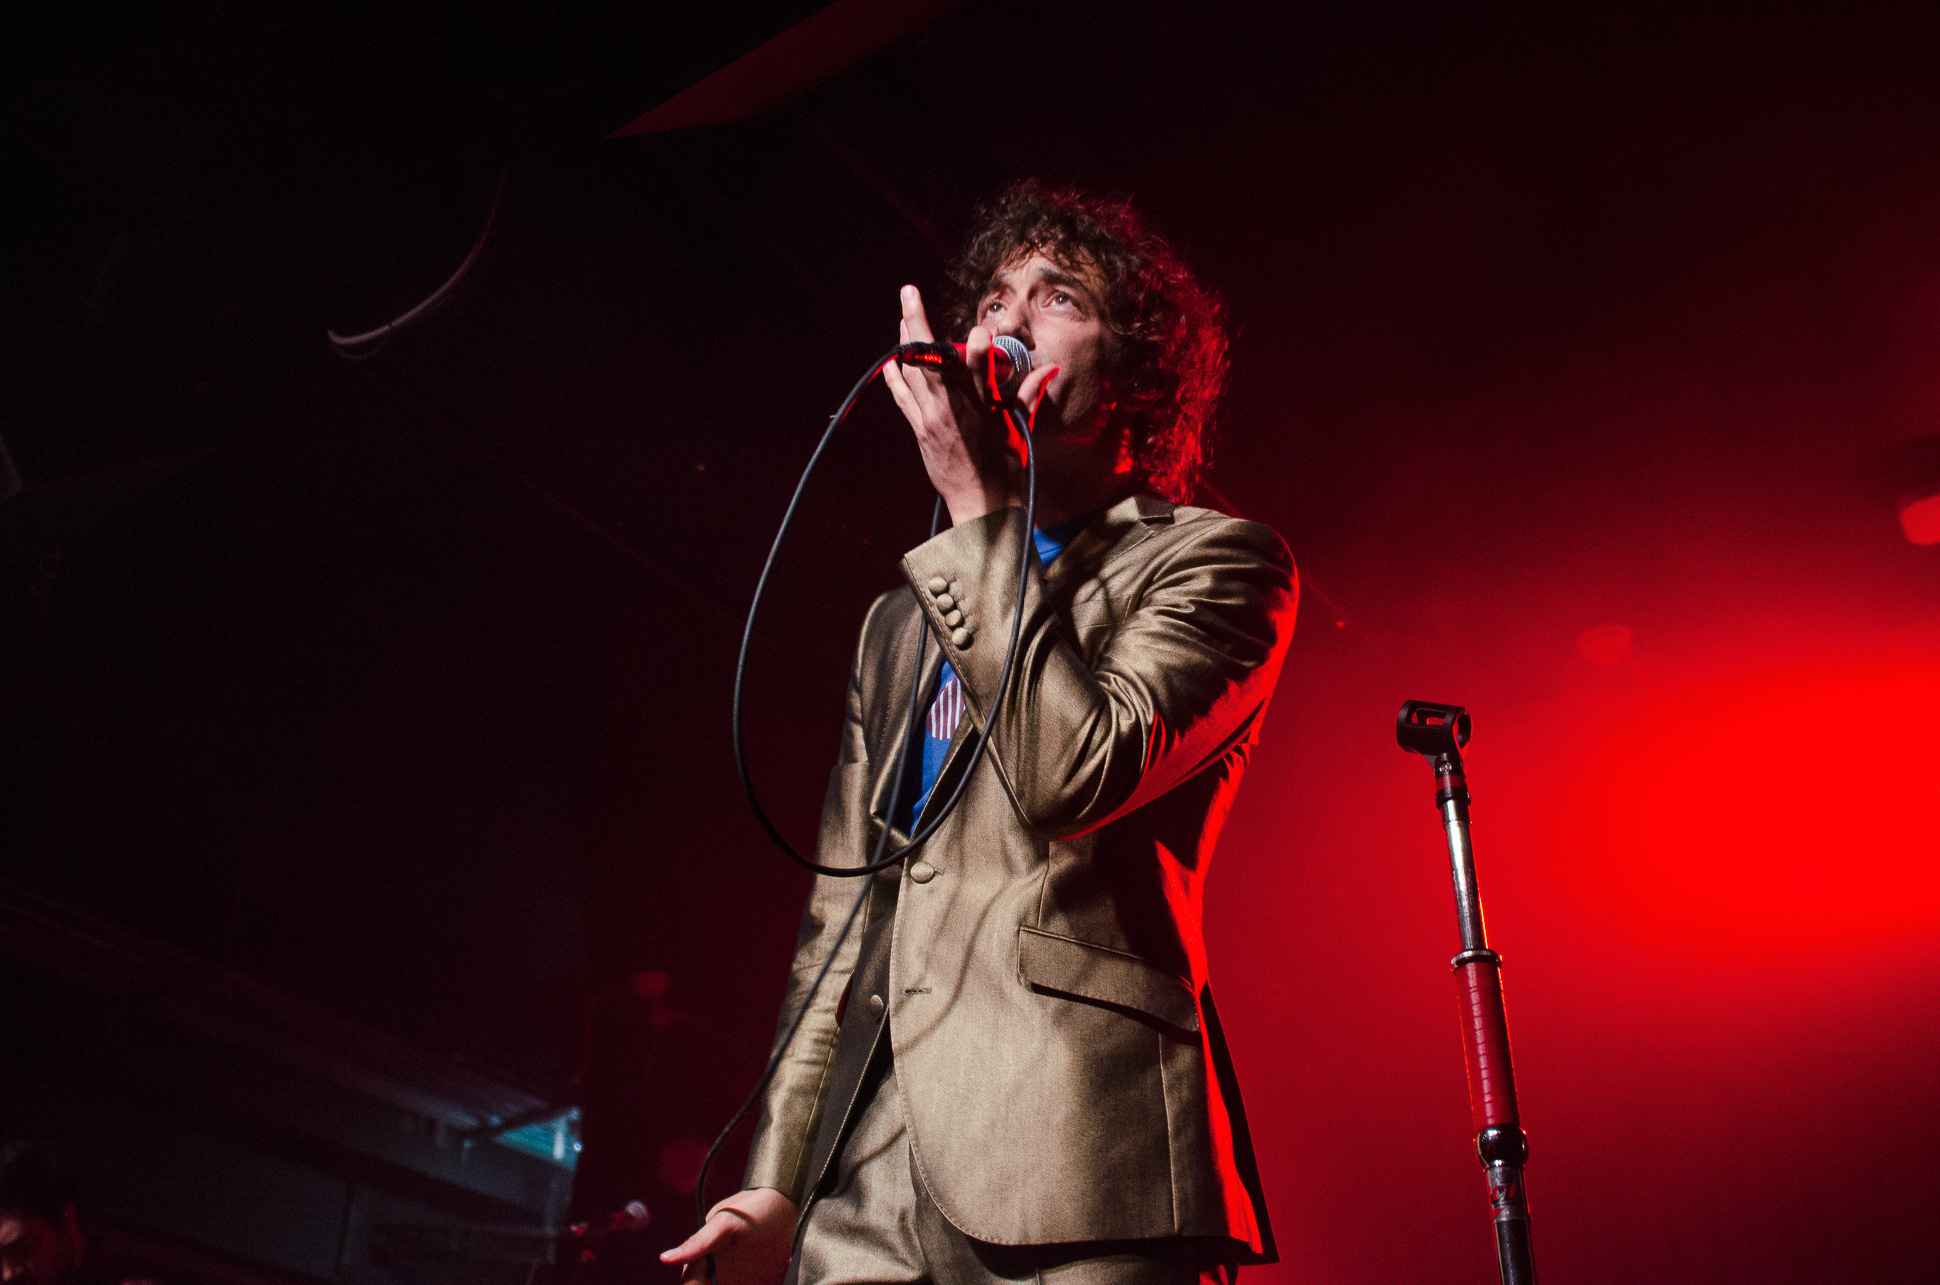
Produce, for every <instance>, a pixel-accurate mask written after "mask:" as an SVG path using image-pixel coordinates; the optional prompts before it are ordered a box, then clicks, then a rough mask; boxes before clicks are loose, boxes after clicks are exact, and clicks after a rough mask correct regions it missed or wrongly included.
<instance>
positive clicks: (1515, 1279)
mask: <svg viewBox="0 0 1940 1285" xmlns="http://www.w3.org/2000/svg"><path fill="white" fill-rule="evenodd" d="M1394 736H1395V739H1396V740H1397V741H1399V742H1400V743H1401V748H1402V749H1404V750H1409V751H1412V752H1413V753H1416V754H1419V755H1421V756H1422V757H1423V758H1426V759H1427V760H1428V765H1429V766H1430V767H1432V768H1433V769H1434V772H1435V807H1436V808H1437V809H1438V810H1439V811H1440V812H1441V814H1442V827H1443V829H1445V830H1446V831H1447V832H1448V858H1449V865H1450V867H1451V869H1452V871H1453V873H1454V877H1455V916H1456V920H1457V922H1458V924H1459V926H1460V928H1461V933H1462V953H1461V954H1459V955H1457V956H1455V958H1454V959H1453V960H1452V961H1450V962H1451V966H1452V967H1453V968H1454V970H1455V982H1456V989H1457V991H1458V994H1459V997H1460V999H1461V1006H1462V1043H1463V1052H1464V1053H1465V1054H1467V1057H1468V1100H1469V1112H1470V1115H1471V1117H1472V1119H1473V1121H1474V1124H1475V1152H1476V1155H1477V1156H1478V1157H1479V1158H1480V1159H1481V1161H1482V1169H1483V1172H1484V1173H1485V1174H1486V1175H1487V1177H1488V1182H1489V1206H1490V1208H1491V1209H1493V1210H1494V1213H1495V1258H1496V1267H1497V1268H1498V1270H1499V1271H1500V1272H1501V1274H1502V1285H1535V1281H1536V1266H1535V1262H1534V1260H1533V1259H1532V1257H1531V1254H1530V1248H1529V1201H1528V1197H1527V1194H1526V1193H1525V1191H1524V1190H1523V1175H1522V1168H1523V1165H1524V1164H1525V1163H1527V1161H1528V1159H1529V1139H1528V1138H1527V1136H1525V1135H1524V1133H1523V1131H1522V1122H1521V1120H1520V1119H1519V1118H1518V1116H1517V1113H1516V1077H1515V1069H1514V1067H1513V1066H1511V1064H1510V1061H1509V1020H1508V1018H1507V1016H1505V1015H1504V1013H1503V1009H1502V957H1501V956H1500V955H1498V954H1496V953H1495V952H1494V951H1492V950H1490V949H1489V939H1488V932H1487V930H1486V929H1485V928H1484V927H1483V923H1482V894H1481V892H1480V890H1479V889H1478V888H1477V887H1476V883H1475V849H1474V847H1473V846H1472V845H1471V844H1470V842H1469V826H1468V805H1469V794H1468V781H1467V779H1466V778H1465V777H1464V776H1463V775H1462V747H1463V746H1464V745H1467V744H1468V740H1469V716H1468V712H1467V711H1466V710H1464V709H1463V708H1462V707H1461V706H1460V705H1436V704H1433V703H1432V702H1429V701H1407V702H1405V703H1404V704H1403V705H1402V706H1401V713H1400V714H1399V716H1397V717H1396V719H1395V724H1394Z"/></svg>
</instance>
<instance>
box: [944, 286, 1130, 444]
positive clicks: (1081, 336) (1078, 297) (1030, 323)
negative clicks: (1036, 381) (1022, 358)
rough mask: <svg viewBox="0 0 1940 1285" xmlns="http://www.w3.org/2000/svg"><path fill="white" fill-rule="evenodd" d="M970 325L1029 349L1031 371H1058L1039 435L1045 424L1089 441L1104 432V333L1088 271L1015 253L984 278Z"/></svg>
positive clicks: (1107, 342) (1098, 292) (1107, 355)
mask: <svg viewBox="0 0 1940 1285" xmlns="http://www.w3.org/2000/svg"><path fill="white" fill-rule="evenodd" d="M971 324H972V325H977V326H982V327H984V328H985V329H987V330H989V331H990V332H991V333H992V334H993V335H1014V336H1016V338H1017V339H1018V340H1019V341H1021V342H1022V343H1023V345H1024V346H1025V347H1026V348H1029V349H1030V350H1031V365H1032V367H1033V368H1038V367H1043V366H1056V367H1058V377H1057V379H1056V381H1055V382H1054V383H1053V385H1052V387H1051V389H1050V391H1049V392H1047V393H1046V394H1045V397H1044V401H1045V404H1044V405H1043V406H1040V407H1039V408H1038V423H1037V430H1038V433H1039V435H1040V436H1042V435H1043V430H1044V429H1045V428H1046V427H1048V428H1050V429H1051V431H1052V435H1053V436H1057V437H1062V438H1065V439H1067V440H1082V441H1091V440H1095V439H1096V438H1097V437H1098V435H1099V434H1101V433H1102V432H1103V431H1104V430H1105V428H1106V426H1107V423H1108V421H1109V418H1110V412H1111V403H1110V400H1109V387H1110V385H1109V379H1108V374H1109V363H1110V359H1111V331H1110V330H1109V329H1107V328H1106V326H1105V317H1104V290H1103V281H1102V280H1101V279H1100V277H1099V275H1098V272H1097V270H1096V269H1094V268H1088V267H1079V268H1075V269H1074V268H1068V267H1063V266H1060V265H1059V264H1056V263H1054V262H1052V261H1051V260H1050V259H1049V258H1048V257H1047V256H1045V255H1044V254H1042V253H1040V252H1037V251H1031V252H1028V253H1025V254H1021V255H1019V256H1018V257H1017V258H1015V259H1013V260H1011V262H1010V263H1009V264H1007V265H1005V266H1004V267H1003V268H1002V269H1000V270H999V271H998V273H997V275H996V276H995V277H994V278H992V279H991V282H990V285H989V286H988V287H987V288H986V289H985V290H984V294H983V298H982V299H981V300H979V301H978V304H977V311H976V315H975V316H974V317H973V318H972V319H971Z"/></svg>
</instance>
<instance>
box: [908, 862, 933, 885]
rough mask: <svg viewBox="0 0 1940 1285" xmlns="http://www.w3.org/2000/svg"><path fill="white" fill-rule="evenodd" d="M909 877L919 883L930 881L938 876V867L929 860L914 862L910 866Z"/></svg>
mask: <svg viewBox="0 0 1940 1285" xmlns="http://www.w3.org/2000/svg"><path fill="white" fill-rule="evenodd" d="M909 877H910V878H912V879H914V880H915V881H916V882H917V883H928V882H929V881H930V880H932V879H934V878H936V867H935V866H933V865H931V864H930V863H929V862H927V861H916V862H912V863H911V864H910V867H909Z"/></svg>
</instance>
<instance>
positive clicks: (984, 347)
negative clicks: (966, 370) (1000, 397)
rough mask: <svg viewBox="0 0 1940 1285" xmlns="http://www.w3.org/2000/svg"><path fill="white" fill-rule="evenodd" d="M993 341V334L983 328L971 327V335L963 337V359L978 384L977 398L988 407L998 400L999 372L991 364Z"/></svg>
mask: <svg viewBox="0 0 1940 1285" xmlns="http://www.w3.org/2000/svg"><path fill="white" fill-rule="evenodd" d="M991 340H992V335H991V333H990V332H989V331H988V330H986V329H985V328H984V327H982V326H972V327H970V333H969V334H967V335H965V336H964V337H963V359H964V361H965V362H967V363H969V366H970V375H971V378H972V379H973V380H974V381H975V382H976V386H977V397H978V399H979V400H980V401H982V402H983V403H984V404H986V405H989V404H991V403H994V402H995V401H996V400H997V379H996V373H997V372H996V370H995V369H994V368H993V367H992V366H991V364H990V345H991Z"/></svg>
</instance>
